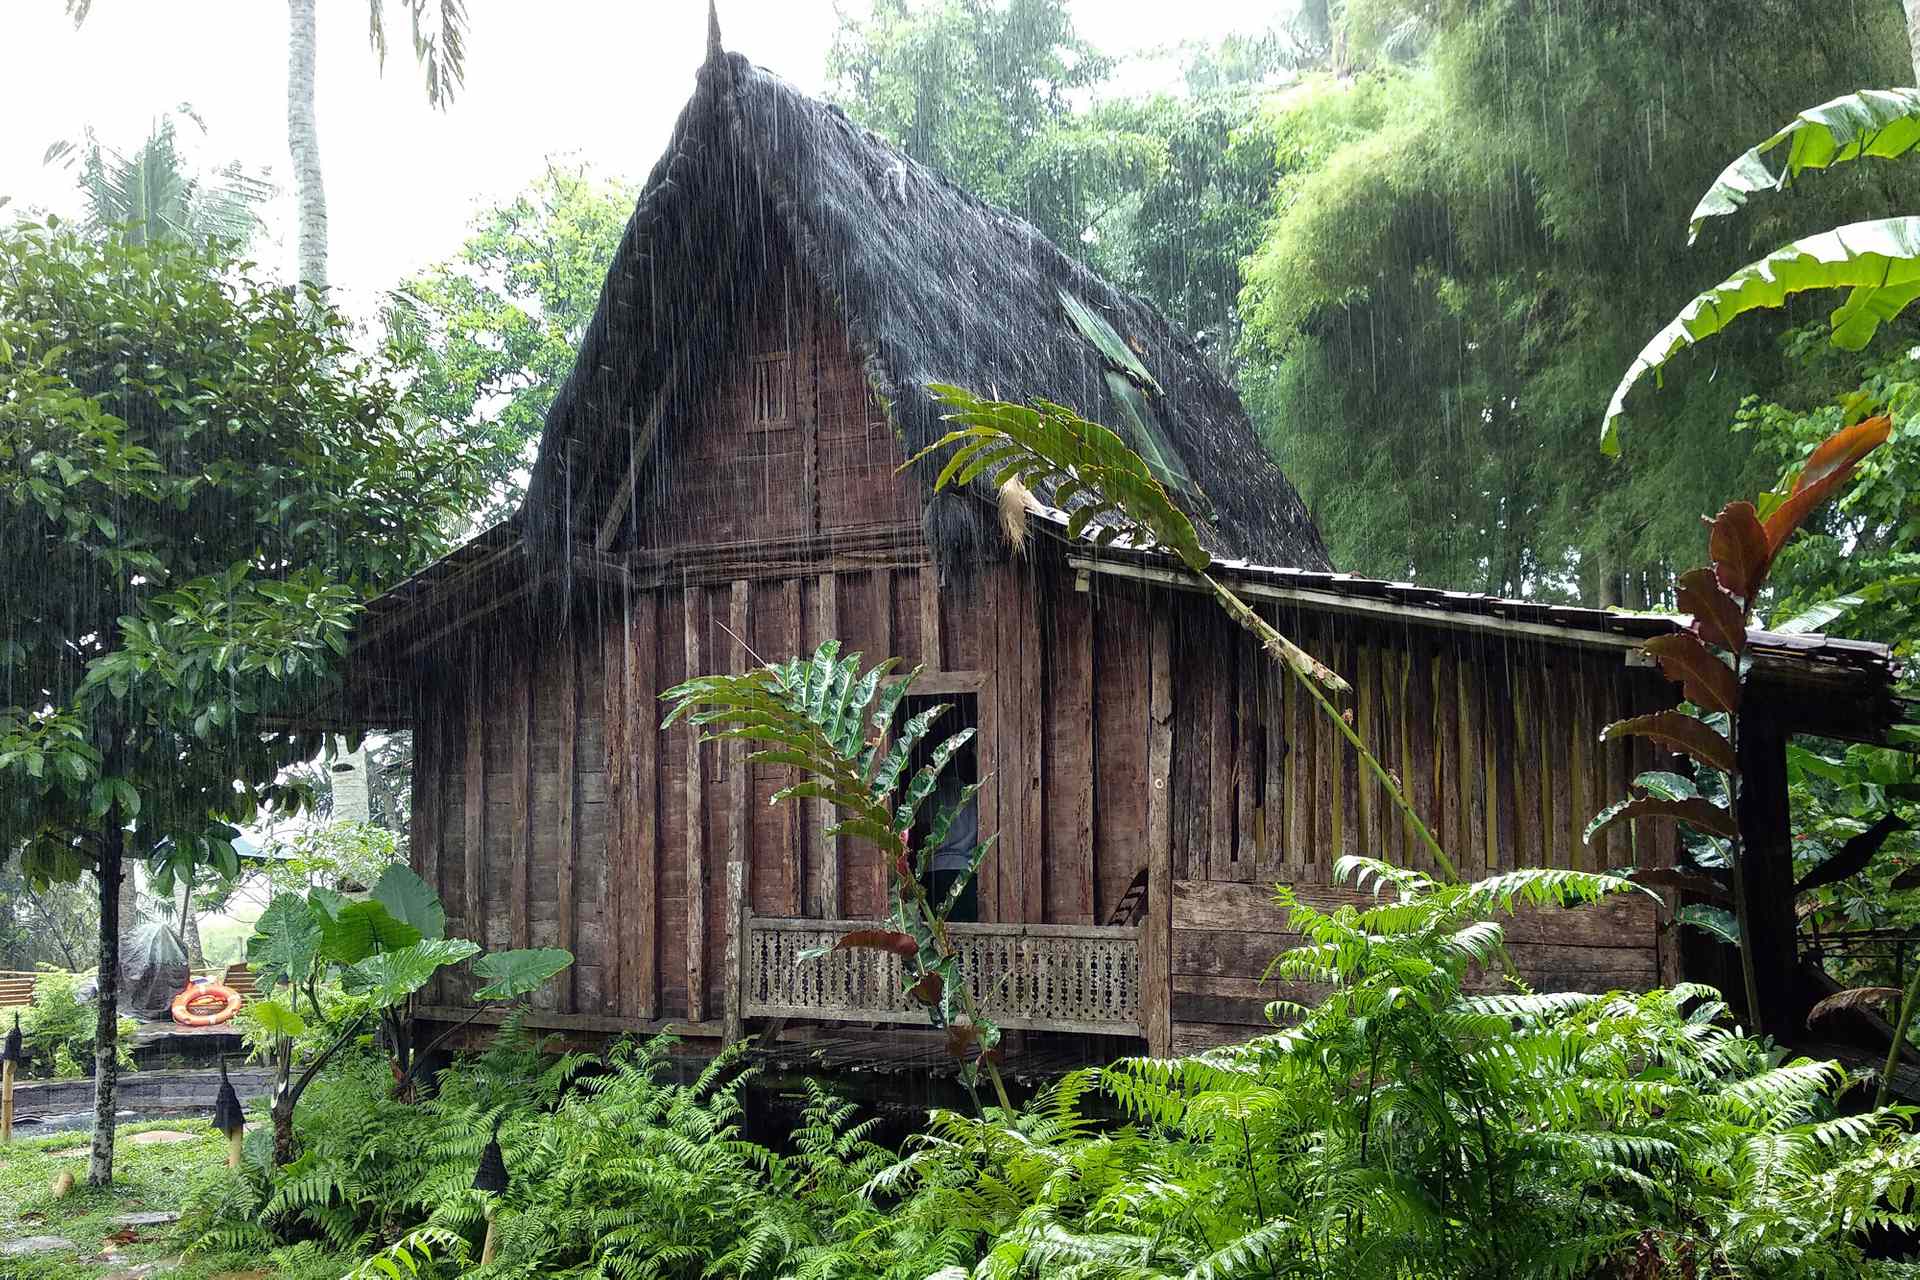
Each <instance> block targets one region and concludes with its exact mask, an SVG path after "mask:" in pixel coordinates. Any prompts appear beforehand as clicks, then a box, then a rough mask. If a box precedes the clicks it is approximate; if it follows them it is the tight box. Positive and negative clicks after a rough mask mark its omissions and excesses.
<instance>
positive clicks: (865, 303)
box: [517, 47, 1331, 569]
mask: <svg viewBox="0 0 1920 1280" xmlns="http://www.w3.org/2000/svg"><path fill="white" fill-rule="evenodd" d="M777 243H785V244H789V245H791V246H792V247H793V251H794V253H795V254H796V255H797V256H798V258H799V260H800V263H801V265H802V266H803V267H804V269H805V270H806V271H807V273H808V274H809V275H810V276H811V278H812V280H813V282H814V283H815V284H817V285H818V286H819V287H820V288H822V289H823V290H824V291H825V292H826V293H827V295H828V296H829V297H830V298H831V299H832V300H833V301H834V303H835V304H836V305H837V307H838V309H839V311H840V314H841V317H842V318H843V320H844V321H845V323H846V324H847V326H848V330H849V333H850V336H851V338H852V342H853V345H854V348H855V350H856V351H858V352H859V353H860V354H861V356H862V358H863V359H864V360H865V363H866V367H867V372H868V377H869V379H870V381H871V382H872V384H873V386H874V388H875V390H876V391H877V392H878V394H879V395H880V396H881V398H882V399H883V400H884V401H885V403H886V404H887V405H888V408H889V411H890V415H891V420H892V423H893V426H894V429H895V431H896V433H897V434H898V435H899V437H900V439H901V443H902V445H903V447H904V448H905V449H906V450H907V451H908V453H909V454H911V453H913V452H917V451H918V450H920V449H922V448H924V447H925V446H926V445H928V444H931V443H932V442H933V441H935V440H937V439H939V438H940V437H941V436H942V435H943V434H945V424H944V423H942V421H941V420H940V414H939V410H938V408H937V406H936V404H935V402H934V400H933V399H932V397H931V395H930V394H929V393H928V391H927V384H928V383H930V382H945V383H953V384H957V385H959V386H963V387H966V388H968V389H969V390H972V391H974V392H976V393H980V394H990V395H995V396H998V397H1000V398H1003V399H1013V400H1026V399H1030V398H1033V397H1045V398H1047V399H1051V400H1055V401H1058V402H1060V403H1063V404H1066V405H1070V406H1072V407H1073V408H1075V409H1077V410H1078V411H1080V412H1081V413H1082V414H1084V415H1086V416H1087V417H1090V418H1093V419H1095V420H1097V421H1101V422H1104V423H1107V424H1108V425H1110V426H1113V427H1114V428H1115V429H1116V430H1118V431H1120V432H1121V433H1122V434H1123V435H1128V434H1129V433H1130V432H1129V428H1128V425H1127V424H1128V423H1130V422H1137V421H1138V417H1139V410H1140V408H1141V405H1142V403H1143V402H1144V403H1145V404H1146V406H1147V408H1148V413H1147V415H1146V416H1147V422H1146V423H1145V424H1144V425H1143V426H1136V427H1135V428H1134V429H1133V431H1132V434H1134V435H1135V436H1136V447H1142V448H1143V452H1147V453H1149V456H1152V455H1153V454H1154V453H1156V452H1158V453H1161V454H1167V453H1171V454H1172V455H1174V456H1173V457H1172V458H1169V459H1168V461H1169V463H1170V464H1171V465H1172V467H1173V469H1174V470H1175V472H1176V474H1178V473H1179V472H1180V471H1181V470H1184V473H1185V477H1186V478H1190V480H1191V485H1190V486H1187V487H1186V488H1185V493H1186V494H1187V495H1188V497H1187V499H1186V505H1188V506H1189V507H1190V508H1192V512H1193V514H1194V515H1195V516H1196V517H1197V519H1198V522H1199V524H1200V525H1201V532H1202V537H1203V539H1204V540H1205V541H1206V542H1207V543H1208V544H1209V545H1210V547H1211V548H1212V549H1213V550H1215V551H1217V552H1219V553H1221V554H1223V555H1231V556H1236V557H1243V558H1248V559H1256V560H1260V561H1263V562H1266V563H1270V564H1277V565H1286V566H1293V567H1299V568H1306V569H1327V568H1330V567H1331V566H1330V563H1329V561H1328V557H1327V551H1326V546H1325V544H1324V543H1323V542H1322V541H1321V538H1320V534H1319V531H1318V530H1317V529H1315V528H1314V526H1313V522H1312V520H1311V519H1310V517H1309V516H1308V514H1307V510H1306V507H1305V505H1304V504H1303V503H1302V502H1301V500H1300V497H1299V494H1298V493H1297V492H1296V491H1295V490H1294V487H1293V485H1292V484H1291V483H1290V482H1289V481H1288V480H1287V478H1286V476H1285V475H1283V474H1282V473H1281V471H1280V469H1279V468H1278V467H1277V466H1276V465H1275V464H1274V462H1273V461H1272V459H1271V458H1269V457H1268V456H1267V454H1266V451H1265V450H1264V449H1263V448H1262V446H1261V444H1260V441H1259V439H1258V437H1257V434H1256V432H1255V431H1254V428H1253V425H1252V423H1251V422H1250V421H1249V419H1248V417H1247V414H1246V410H1245V409H1244V408H1243V407H1242V405H1241V404H1240V401H1239V399H1238V397H1237V396H1236V395H1235V394H1234V392H1233V389H1232V388H1231V387H1230V386H1228V384H1227V383H1226V381H1225V380H1224V379H1223V378H1222V377H1221V375H1220V373H1219V371H1218V370H1217V368H1216V367H1215V366H1214V365H1213V364H1212V363H1211V362H1210V361H1209V360H1208V359H1207V358H1206V356H1205V355H1204V354H1202V353H1201V351H1200V350H1199V349H1198V348H1197V347H1196V346H1195V345H1194V343H1193V342H1192V341H1190V340H1189V339H1188V338H1186V337H1185V336H1184V335H1182V334H1180V333H1177V332H1176V331H1175V330H1174V328H1173V326H1172V325H1170V324H1169V323H1168V322H1167V320H1166V319H1165V317H1163V316H1162V315H1161V314H1160V313H1159V311H1157V310H1156V309H1155V308H1154V307H1153V306H1152V305H1151V304H1149V303H1146V302H1144V301H1142V300H1140V299H1138V298H1135V297H1133V296H1131V295H1129V294H1126V293H1124V292H1122V291H1120V290H1118V289H1115V288H1114V287H1113V286H1111V285H1109V284H1108V283H1107V282H1106V281H1104V280H1102V279H1100V278H1099V277H1098V276H1096V275H1094V274H1092V273H1091V272H1089V271H1088V270H1086V269H1085V268H1084V267H1082V266H1081V265H1079V264H1078V263H1076V262H1074V261H1073V260H1072V259H1070V258H1069V257H1067V255H1065V254H1063V253H1062V252H1060V250H1059V249H1058V248H1056V247H1055V246H1054V245H1053V244H1051V243H1049V242H1048V240H1047V239H1046V238H1045V237H1044V236H1043V235H1041V234H1040V232H1039V231H1038V230H1037V229H1036V228H1034V227H1033V226H1032V225H1031V224H1030V223H1028V222H1026V221H1024V220H1022V219H1020V218H1017V217H1014V216H1013V215H1012V214H1009V213H1006V212H1005V211H1003V210H1000V209H996V208H993V207H992V206H990V205H988V204H986V203H984V202H983V201H981V200H978V199H976V198H975V197H973V196H971V195H969V194H967V193H966V192H964V191H962V190H960V189H959V188H958V187H956V186H955V185H954V184H953V183H952V182H950V181H948V180H947V179H946V178H944V177H942V176H941V175H940V174H938V173H936V172H934V171H933V170H931V169H928V168H927V167H925V166H924V165H921V164H919V163H917V162H916V161H914V160H912V159H910V158H908V157H907V156H905V155H904V154H902V153H901V152H900V151H898V150H897V149H895V148H894V147H892V146H890V145H888V144H887V143H885V142H883V141H881V140H880V139H879V138H877V137H876V136H875V135H873V134H872V133H870V132H868V131H867V130H864V129H862V128H860V127H858V126H857V125H855V124H854V123H853V122H851V121H850V120H849V119H848V118H847V117H846V116H845V114H843V113H842V112H841V111H840V110H839V109H838V108H835V107H830V106H828V105H826V104H825V103H822V102H819V101H817V100H815V99H812V98H809V97H807V96H806V95H804V94H802V93H800V92H799V91H798V90H796V89H795V88H793V87H792V86H791V85H789V84H787V83H786V82H784V81H782V80H780V79H779V78H778V77H776V76H774V75H772V74H770V73H768V72H767V71H764V70H762V69H760V68H757V67H755V66H753V65H751V64H750V63H748V62H747V60H746V59H745V58H743V57H741V56H740V55H738V54H728V53H722V52H720V51H719V50H718V49H717V47H716V48H715V49H714V50H713V51H712V54H711V56H710V57H709V59H708V61H707V63H706V65H705V66H703V67H702V68H701V70H700V73H699V78H698V84H697V88H696V90H695V93H694V95H693V98H692V100H691V101H690V102H689V103H688V104H687V106H686V108H685V110H684V111H683V113H682V114H681V117H680V120H679V122H678V124H677V125H676V127H675V129H674V133H673V139H672V142H671V145H670V146H669V147H668V150H667V153H666V155H665V156H664V157H663V158H662V159H661V160H660V162H659V163H658V164H657V165H656V166H655V167H654V170H653V173H652V175H651V177H650V178H649V179H648V181H647V184H646V187H645V189H644V191H643V192H642V194H641V197H640V200H639V204H638V206H637V207H636V209H635V210H634V214H633V218H632V220H631V221H630V222H629V223H628V226H627V229H626V233H625V235H624V236H623V237H622V239H621V242H620V246H619V249H618V251H617V252H616V254H615V257H614V261H613V264H612V267H611V269H610V270H609V271H608V273H607V282H606V286H605V288H604V290H603V292H602V294H601V298H600V305H599V307H598V309H597V311H596V313H595V315H594V317H593V320H592V322H591V323H590V325H589V326H588V328H587V331H586V335H585V338H584V340H583V342H582V344H581V348H580V354H579V358H578V361H577V363H576V364H575V366H574V369H573V372H572V374H571V375H570V376H569V377H568V379H567V381H566V383H565V385H564V386H563V387H562V388H561V390H560V392H559V394H558V396H557V398H556V400H555V401H554V404H553V407H552V409H551V411H550V412H549V414H548V416H547V422H546V429H545V432H544V433H543V435H542V437H541V442H540V453H539V459H538V461H537V463H536V464H535V467H534V470H533V477H532V482H531V484H530V486H529V492H528V498H527V502H526V505H525V506H524V508H523V509H522V511H521V513H520V516H519V517H518V519H517V523H518V524H519V525H520V526H521V528H522V530H523V532H524V534H525V535H526V537H527V539H528V541H529V543H530V544H531V546H532V547H534V548H546V549H547V551H548V552H549V553H551V554H554V555H556V556H558V555H562V554H565V553H566V549H565V548H563V547H562V545H561V544H564V543H567V542H568V541H569V540H571V539H577V538H578V537H579V536H580V534H579V533H578V532H576V531H577V530H582V529H587V528H592V527H597V522H598V520H599V518H600V516H601V513H603V512H606V511H608V510H612V509H617V507H618V504H619V503H621V502H624V501H625V492H626V490H627V489H628V488H631V489H632V490H633V492H634V495H635V502H636V503H637V504H639V505H643V506H644V505H645V503H646V502H648V501H649V500H651V499H650V495H652V494H656V493H658V492H659V485H660V477H661V476H662V475H663V474H664V467H663V461H664V460H665V459H666V458H668V457H670V456H671V453H672V451H673V448H674V429H673V427H672V426H671V425H670V424H672V423H673V422H674V421H675V419H676V418H677V417H680V416H681V415H679V414H678V413H677V412H676V411H677V410H678V409H679V408H680V407H682V406H686V405H691V404H693V403H694V402H696V401H697V399H698V398H699V396H700V395H701V394H702V392H703V391H705V390H706V389H707V388H708V387H709V386H711V385H712V383H713V380H714V379H715V378H716V377H717V376H718V374H719V373H720V371H721V368H722V366H723V365H724V362H725V361H727V360H728V359H729V357H730V355H731V354H732V353H733V352H734V350H735V343H734V339H733V332H732V331H733V329H734V327H735V325H736V324H737V322H738V321H739V319H740V317H741V316H742V314H743V312H744V308H745V307H746V306H747V304H748V301H749V300H750V299H751V298H752V296H753V294H754V291H755V289H756V287H757V286H758V285H759V283H760V281H761V279H762V278H763V276H764V274H765V272H766V271H767V269H768V267H769V264H770V259H771V257H772V255H773V249H772V247H771V246H773V245H775V244H777ZM1076 312H1078V314H1077V315H1076V314H1075V313H1076ZM1090 316H1091V317H1092V318H1091V320H1090V319H1089V317H1090ZM1090 325H1091V326H1092V327H1093V328H1094V329H1100V328H1101V327H1102V326H1108V327H1110V330H1111V333H1106V332H1104V331H1102V332H1100V333H1090V332H1089V326H1090ZM1114 336H1117V337H1118V339H1119V340H1120V342H1121V343H1123V344H1124V349H1122V350H1115V348H1114V344H1113V342H1112V338H1113V337H1114ZM1101 339H1105V343H1104V345H1105V347H1106V352H1105V354H1103V352H1102V349H1101V345H1102V344H1101V341H1100V340H1101ZM1129 356H1131V357H1132V358H1133V360H1137V365H1136V366H1135V367H1134V368H1133V370H1132V371H1131V372H1129V371H1128V370H1127V369H1125V368H1124V366H1126V365H1129V364H1131V363H1132V360H1129ZM1142 372H1144V373H1145V374H1146V375H1147V377H1146V380H1145V382H1144V383H1143V382H1142V381H1141V380H1140V379H1139V377H1138V374H1139V373H1142ZM1116 374H1117V375H1118V376H1110V375H1116ZM1141 386H1146V387H1148V388H1151V389H1150V390H1149V391H1146V392H1144V393H1143V392H1141V391H1139V390H1138V388H1140V387H1141ZM1129 400H1131V401H1132V402H1133V404H1132V411H1131V412H1130V411H1129V406H1128V403H1127V402H1128V401H1129ZM686 416H688V417H691V415H686ZM663 422H664V423H666V424H669V425H665V426H662V425H660V424H661V423H663ZM921 470H922V471H923V472H924V473H925V474H923V475H922V476H921V483H922V485H923V496H924V497H925V498H926V500H927V501H926V507H925V510H926V519H925V526H926V531H927V534H928V537H929V540H930V542H931V543H932V545H933V547H934V550H935V553H936V554H937V555H939V556H940V557H941V558H942V559H943V561H944V560H952V559H956V558H966V557H970V556H975V555H980V554H983V553H990V552H992V551H993V550H995V549H996V548H997V545H998V541H997V540H998V535H997V534H996V533H995V532H994V521H993V517H992V513H991V511H990V509H989V508H988V506H987V505H986V504H984V503H981V502H978V501H974V500H972V499H970V498H967V497H952V496H943V497H938V498H936V497H934V496H933V495H932V494H931V492H930V483H931V480H932V476H933V469H932V468H928V467H923V468H921ZM629 472H631V474H629ZM1195 490H1197V491H1198V492H1197V494H1195V493H1194V491H1195ZM1043 496H1044V495H1043Z"/></svg>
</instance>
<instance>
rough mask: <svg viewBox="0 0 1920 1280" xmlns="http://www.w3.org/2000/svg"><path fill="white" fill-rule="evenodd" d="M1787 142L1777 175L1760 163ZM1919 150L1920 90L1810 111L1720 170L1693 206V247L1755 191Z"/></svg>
mask: <svg viewBox="0 0 1920 1280" xmlns="http://www.w3.org/2000/svg"><path fill="white" fill-rule="evenodd" d="M1783 142H1784V143H1787V144H1788V147H1787V156H1786V163H1785V164H1784V165H1782V166H1781V168H1780V172H1779V173H1778V174H1777V175H1776V174H1775V173H1774V172H1773V170H1772V169H1770V168H1768V167H1767V163H1766V161H1765V160H1763V159H1761V157H1762V156H1764V155H1766V154H1767V152H1769V151H1772V150H1773V149H1774V148H1775V147H1778V146H1779V145H1780V144H1781V143H1783ZM1917 145H1920V89H1863V90H1861V91H1860V92H1858V93H1849V94H1843V95H1842V96H1840V97H1838V98H1835V99H1833V100H1832V101H1830V102H1823V103H1821V104H1820V105H1819V106H1817V107H1810V108H1808V109H1807V110H1805V111H1802V112H1801V113H1800V114H1799V115H1797V116H1795V117H1794V118H1793V119H1792V120H1791V121H1790V122H1789V123H1788V124H1787V126H1786V127H1785V128H1784V129H1781V130H1780V131H1779V132H1778V133H1775V134H1774V135H1773V136H1772V137H1771V138H1768V139H1767V140H1766V141H1765V142H1762V143H1761V144H1760V145H1759V146H1757V147H1754V148H1753V149H1751V150H1749V151H1747V152H1745V153H1743V154H1742V155H1741V156H1740V158H1739V159H1738V160H1735V161H1734V162H1733V163H1732V164H1730V165H1728V166H1727V167H1726V168H1725V169H1724V170H1722V171H1721V174H1720V176H1719V177H1718V178H1717V179H1715V180H1714V184H1713V185H1712V186H1711V187H1709V188H1707V193H1706V195H1704V196H1702V197H1700V203H1699V204H1698V205H1696V206H1695V207H1694V210H1693V217H1692V219H1690V220H1689V222H1688V225H1687V243H1688V244H1692V243H1693V241H1694V238H1695V237H1696V236H1698V235H1699V234H1700V228H1701V226H1702V225H1703V224H1705V222H1706V220H1707V219H1708V218H1718V217H1723V216H1725V215H1727V214H1730V213H1733V212H1735V211H1736V210H1738V209H1740V208H1741V207H1742V206H1743V205H1745V204H1746V203H1747V198H1748V197H1749V196H1751V195H1753V194H1754V193H1755V192H1760V191H1780V190H1784V189H1786V188H1787V187H1789V186H1791V185H1792V183H1793V180H1794V179H1795V178H1797V177H1799V176H1800V175H1801V174H1802V173H1804V172H1805V171H1806V170H1808V169H1825V168H1827V167H1828V166H1830V165H1836V164H1844V163H1846V162H1847V161H1849V160H1858V159H1859V158H1860V157H1862V156H1877V157H1879V158H1881V159H1893V158H1895V157H1898V156H1903V155H1905V154H1907V153H1908V152H1909V151H1912V150H1913V149H1914V147H1915V146H1917Z"/></svg>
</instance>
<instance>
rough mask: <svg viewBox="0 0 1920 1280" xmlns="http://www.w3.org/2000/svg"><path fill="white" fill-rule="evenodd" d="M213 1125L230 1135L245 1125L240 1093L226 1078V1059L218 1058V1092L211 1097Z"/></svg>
mask: <svg viewBox="0 0 1920 1280" xmlns="http://www.w3.org/2000/svg"><path fill="white" fill-rule="evenodd" d="M213 1127H214V1128H216V1129H218V1130H219V1131H220V1132H221V1133H224V1134H226V1135H227V1136H228V1137H232V1136H233V1135H234V1134H236V1133H238V1132H240V1130H242V1129H244V1128H246V1127H247V1113H246V1112H245V1111H243V1110H241V1108H240V1095H239V1094H237V1093H235V1092H234V1091H233V1082H232V1081H230V1080H228V1079H227V1060H226V1059H225V1058H222V1059H220V1092H219V1093H217V1094H215V1095H214V1099H213Z"/></svg>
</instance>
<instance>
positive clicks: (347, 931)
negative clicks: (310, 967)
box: [320, 899, 420, 964]
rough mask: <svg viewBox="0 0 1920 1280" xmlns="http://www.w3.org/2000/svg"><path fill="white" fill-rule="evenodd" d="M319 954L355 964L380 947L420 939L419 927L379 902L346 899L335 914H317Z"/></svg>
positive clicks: (395, 947) (392, 948) (390, 947)
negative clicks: (395, 914) (394, 913)
mask: <svg viewBox="0 0 1920 1280" xmlns="http://www.w3.org/2000/svg"><path fill="white" fill-rule="evenodd" d="M320 935H321V936H320V954H321V955H322V956H324V957H326V958H327V959H328V960H333V961H336V962H337V963H340V964H358V963H359V962H360V961H362V960H364V959H366V958H367V957H368V956H370V955H373V954H375V953H376V952H380V951H398V950H400V948H402V947H410V946H412V945H413V944H414V943H416V942H418V941H420V931H419V930H418V929H416V928H414V927H413V926H412V925H410V924H408V923H407V922H406V921H404V920H396V919H394V917H393V914H392V913H391V912H389V911H388V910H387V909H386V908H385V907H383V906H381V905H380V904H379V903H378V902H375V901H373V900H372V899H368V900H366V901H364V902H349V903H347V904H346V905H345V906H343V907H341V908H340V912H339V914H338V915H335V916H331V917H328V916H321V917H320Z"/></svg>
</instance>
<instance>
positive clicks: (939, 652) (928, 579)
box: [919, 563, 946, 671]
mask: <svg viewBox="0 0 1920 1280" xmlns="http://www.w3.org/2000/svg"><path fill="white" fill-rule="evenodd" d="M919 598H920V661H921V663H922V664H924V665H925V666H926V668H927V670H929V671H945V670H946V666H945V665H944V663H945V647H944V645H943V643H942V638H941V635H940V570H939V567H938V566H937V565H934V564H932V563H928V564H924V565H922V566H920V591H919Z"/></svg>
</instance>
